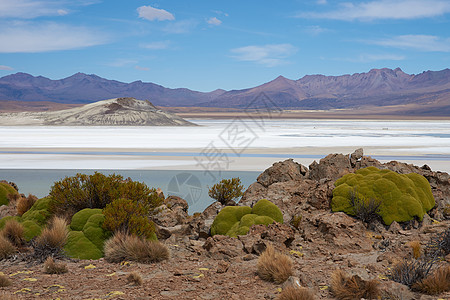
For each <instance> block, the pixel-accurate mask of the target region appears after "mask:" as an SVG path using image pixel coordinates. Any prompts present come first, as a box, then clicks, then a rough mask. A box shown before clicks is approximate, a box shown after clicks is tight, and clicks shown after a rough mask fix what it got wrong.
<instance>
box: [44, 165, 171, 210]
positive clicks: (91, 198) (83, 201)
mask: <svg viewBox="0 0 450 300" xmlns="http://www.w3.org/2000/svg"><path fill="white" fill-rule="evenodd" d="M50 196H51V197H52V199H53V200H52V203H51V206H50V209H51V212H53V213H55V214H57V215H64V214H69V215H73V214H74V213H76V212H78V211H80V210H82V209H84V208H100V209H103V208H105V207H106V205H107V204H109V203H111V202H113V200H114V199H119V198H125V199H129V200H132V201H134V202H139V203H141V204H142V205H144V206H145V207H146V208H147V210H148V211H149V212H152V210H153V209H154V208H156V207H157V206H159V205H161V203H162V199H161V198H159V197H158V195H157V193H156V190H155V189H151V188H149V187H147V185H145V184H144V183H140V182H134V181H131V180H124V179H123V177H122V176H120V175H115V174H112V175H109V176H106V175H103V174H101V173H97V172H95V174H93V175H85V174H77V175H76V176H73V177H66V178H64V179H63V180H61V181H58V182H55V184H54V185H53V186H52V188H51V190H50Z"/></svg>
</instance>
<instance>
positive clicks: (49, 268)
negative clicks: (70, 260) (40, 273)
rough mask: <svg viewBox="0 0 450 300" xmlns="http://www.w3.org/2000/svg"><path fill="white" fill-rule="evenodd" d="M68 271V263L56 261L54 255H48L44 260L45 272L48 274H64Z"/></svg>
mask: <svg viewBox="0 0 450 300" xmlns="http://www.w3.org/2000/svg"><path fill="white" fill-rule="evenodd" d="M67 272H68V270H67V266H66V264H63V263H56V262H55V261H54V260H53V258H52V257H48V258H47V259H46V260H45V262H44V273H46V274H64V273H67Z"/></svg>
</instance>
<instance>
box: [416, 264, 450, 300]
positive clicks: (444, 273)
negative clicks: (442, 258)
mask: <svg viewBox="0 0 450 300" xmlns="http://www.w3.org/2000/svg"><path fill="white" fill-rule="evenodd" d="M413 289H415V290H419V291H421V292H423V293H425V294H428V295H437V294H440V293H443V292H448V291H450V265H447V266H443V267H440V268H439V269H437V270H436V271H434V273H433V274H431V275H429V276H427V277H425V279H423V280H422V281H421V282H418V283H416V284H415V285H413Z"/></svg>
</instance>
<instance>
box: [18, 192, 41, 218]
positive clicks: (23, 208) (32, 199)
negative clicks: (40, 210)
mask: <svg viewBox="0 0 450 300" xmlns="http://www.w3.org/2000/svg"><path fill="white" fill-rule="evenodd" d="M37 200H38V198H37V197H36V196H34V195H31V194H29V195H28V197H22V198H20V199H19V202H17V215H19V216H22V215H23V214H24V213H26V212H27V211H28V210H29V209H30V208H31V207H32V206H33V204H34V203H36V201H37Z"/></svg>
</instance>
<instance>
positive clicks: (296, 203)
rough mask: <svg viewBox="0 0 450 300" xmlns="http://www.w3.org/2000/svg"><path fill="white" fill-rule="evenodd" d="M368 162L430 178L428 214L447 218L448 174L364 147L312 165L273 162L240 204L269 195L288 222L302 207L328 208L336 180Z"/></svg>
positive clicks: (448, 201) (300, 211) (252, 185)
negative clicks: (386, 158) (368, 152)
mask: <svg viewBox="0 0 450 300" xmlns="http://www.w3.org/2000/svg"><path fill="white" fill-rule="evenodd" d="M369 166H375V167H377V168H380V169H389V170H392V171H395V172H398V173H400V174H407V173H412V172H414V173H417V174H420V175H423V176H424V177H425V178H426V179H427V180H428V181H429V182H430V185H431V189H432V193H433V196H434V198H435V200H436V206H435V208H434V209H432V210H431V211H430V212H429V215H430V216H431V217H432V218H434V219H437V220H443V219H444V218H447V214H444V211H446V210H445V208H446V207H450V175H449V174H447V173H443V172H434V171H432V170H431V169H430V168H429V167H428V166H427V165H424V166H422V167H418V166H414V165H412V164H406V163H401V162H397V161H391V162H388V163H384V164H383V163H381V162H379V161H378V160H376V159H373V158H371V157H370V156H364V153H363V149H361V148H360V149H357V150H356V151H355V152H353V153H351V154H348V155H344V154H329V155H327V156H326V157H325V158H322V159H321V160H320V161H319V162H316V161H314V162H313V163H312V164H310V165H309V168H306V167H305V166H303V165H301V164H298V163H296V162H294V161H293V160H292V159H289V160H286V161H283V162H277V163H274V164H273V165H272V166H271V167H270V168H268V169H267V170H265V171H264V172H263V173H262V174H261V175H260V176H259V177H258V179H257V181H256V182H255V183H253V184H251V185H250V186H249V188H248V189H247V191H246V192H245V193H244V195H243V197H242V199H241V201H240V202H239V205H247V206H252V205H253V204H254V203H256V202H257V201H258V200H260V199H262V198H266V199H268V200H269V201H272V202H273V203H275V204H276V205H277V206H278V207H279V208H280V209H281V211H282V212H283V215H284V221H285V222H289V221H290V220H291V218H292V217H293V216H295V215H301V214H302V212H303V211H311V210H322V209H329V208H330V202H331V198H332V195H333V193H332V192H333V189H334V182H335V181H336V180H337V179H338V178H340V177H342V176H343V175H345V174H348V173H352V172H355V171H356V170H358V169H361V168H366V167H369Z"/></svg>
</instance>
